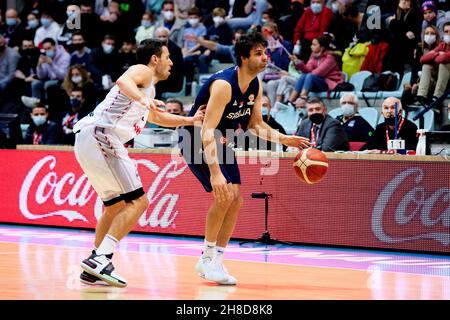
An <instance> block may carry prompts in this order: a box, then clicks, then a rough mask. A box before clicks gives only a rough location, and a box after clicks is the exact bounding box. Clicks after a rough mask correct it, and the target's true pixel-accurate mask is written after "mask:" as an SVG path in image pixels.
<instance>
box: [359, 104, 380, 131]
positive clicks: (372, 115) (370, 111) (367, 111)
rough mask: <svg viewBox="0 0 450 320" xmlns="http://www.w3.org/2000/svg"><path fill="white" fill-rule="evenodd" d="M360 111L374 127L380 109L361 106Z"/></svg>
mask: <svg viewBox="0 0 450 320" xmlns="http://www.w3.org/2000/svg"><path fill="white" fill-rule="evenodd" d="M358 113H359V114H360V116H361V117H363V118H364V119H365V120H366V121H367V122H368V123H369V124H370V125H371V126H372V127H373V128H374V129H375V127H376V126H377V122H378V115H379V113H378V111H377V109H374V108H361V109H359V111H358Z"/></svg>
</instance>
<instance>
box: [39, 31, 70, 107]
mask: <svg viewBox="0 0 450 320" xmlns="http://www.w3.org/2000/svg"><path fill="white" fill-rule="evenodd" d="M42 49H43V52H44V53H42V54H41V55H40V57H39V60H38V65H37V76H38V80H33V81H32V83H31V91H32V92H31V94H32V96H33V97H34V98H38V99H40V100H41V101H42V100H43V99H47V98H48V90H49V88H50V87H54V86H59V85H60V84H61V83H62V81H63V80H64V77H65V76H66V74H67V72H68V70H69V66H70V55H69V54H68V53H67V52H66V50H65V49H64V48H63V47H62V46H60V45H56V42H55V40H53V39H52V38H46V39H44V40H43V41H42Z"/></svg>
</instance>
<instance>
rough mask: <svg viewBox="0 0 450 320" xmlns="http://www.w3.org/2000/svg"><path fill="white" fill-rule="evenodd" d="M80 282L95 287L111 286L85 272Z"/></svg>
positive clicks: (81, 275)
mask: <svg viewBox="0 0 450 320" xmlns="http://www.w3.org/2000/svg"><path fill="white" fill-rule="evenodd" d="M80 282H81V283H84V284H88V285H94V286H109V284H108V283H106V282H105V281H103V280H102V279H100V278H99V277H97V276H93V275H92V274H89V273H87V272H86V271H83V272H82V273H81V274H80Z"/></svg>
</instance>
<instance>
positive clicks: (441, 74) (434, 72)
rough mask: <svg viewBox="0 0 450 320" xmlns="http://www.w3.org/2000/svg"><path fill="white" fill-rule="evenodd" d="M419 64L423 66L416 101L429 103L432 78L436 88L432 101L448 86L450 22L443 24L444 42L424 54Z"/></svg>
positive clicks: (449, 72) (449, 73) (449, 75)
mask: <svg viewBox="0 0 450 320" xmlns="http://www.w3.org/2000/svg"><path fill="white" fill-rule="evenodd" d="M436 39H437V35H436ZM420 62H421V63H422V64H423V66H422V75H421V77H420V82H419V90H418V93H417V99H418V100H419V101H420V102H422V103H429V102H431V101H430V100H429V99H428V96H429V94H430V92H429V91H430V83H431V79H432V77H433V76H435V79H436V86H435V88H434V92H433V97H432V100H435V99H437V98H438V97H440V96H441V95H443V94H444V92H445V90H446V89H447V86H448V80H449V77H450V22H446V23H445V24H444V41H441V42H440V43H439V45H438V46H437V47H435V48H434V49H433V50H431V51H430V52H428V53H427V54H424V55H423V56H422V58H421V59H420Z"/></svg>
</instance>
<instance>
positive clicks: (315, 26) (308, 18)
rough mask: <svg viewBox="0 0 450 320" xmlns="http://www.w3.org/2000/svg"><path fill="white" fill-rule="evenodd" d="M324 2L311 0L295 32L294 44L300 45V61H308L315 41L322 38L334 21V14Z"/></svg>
mask: <svg viewBox="0 0 450 320" xmlns="http://www.w3.org/2000/svg"><path fill="white" fill-rule="evenodd" d="M324 2H325V1H324V0H311V5H310V7H309V8H306V10H305V12H304V13H303V15H302V17H301V18H300V20H299V21H298V23H297V25H296V26H295V30H294V38H293V41H294V44H297V45H300V47H301V52H300V59H301V60H305V61H306V60H307V59H308V58H309V56H310V54H311V49H310V47H311V43H312V41H313V39H316V38H320V37H321V36H322V35H323V33H324V32H328V27H329V25H330V23H331V20H332V19H333V12H332V11H331V9H330V8H328V7H327V6H325V3H324Z"/></svg>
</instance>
